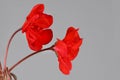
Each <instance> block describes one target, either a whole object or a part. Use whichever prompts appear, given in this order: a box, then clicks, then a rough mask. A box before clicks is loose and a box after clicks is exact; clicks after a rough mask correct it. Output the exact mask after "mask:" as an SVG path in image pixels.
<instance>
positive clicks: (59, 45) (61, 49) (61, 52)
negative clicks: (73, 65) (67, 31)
mask: <svg viewBox="0 0 120 80" xmlns="http://www.w3.org/2000/svg"><path fill="white" fill-rule="evenodd" d="M54 50H55V51H56V53H57V55H58V57H59V56H62V57H66V56H67V46H66V44H65V43H64V42H63V41H61V40H59V39H58V41H57V42H56V44H55V47H54Z"/></svg>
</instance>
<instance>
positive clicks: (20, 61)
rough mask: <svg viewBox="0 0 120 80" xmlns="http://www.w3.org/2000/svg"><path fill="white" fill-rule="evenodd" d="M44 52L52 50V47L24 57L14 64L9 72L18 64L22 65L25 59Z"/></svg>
mask: <svg viewBox="0 0 120 80" xmlns="http://www.w3.org/2000/svg"><path fill="white" fill-rule="evenodd" d="M46 50H53V46H51V47H49V48H45V49H42V50H40V51H36V52H33V53H31V54H29V55H27V56H25V57H24V58H22V59H21V60H19V61H18V62H17V63H16V64H14V65H13V66H12V67H11V68H10V69H9V72H10V71H12V70H13V69H14V68H15V67H16V66H18V65H19V64H20V63H22V62H23V61H25V60H26V59H28V58H30V57H32V56H33V55H35V54H37V53H39V52H43V51H46Z"/></svg>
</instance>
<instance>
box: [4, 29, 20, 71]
mask: <svg viewBox="0 0 120 80" xmlns="http://www.w3.org/2000/svg"><path fill="white" fill-rule="evenodd" d="M21 29H22V28H19V29H18V30H16V31H15V32H14V33H13V34H12V36H11V37H10V39H9V41H8V44H7V47H6V53H5V57H4V69H6V64H7V56H8V50H9V46H10V43H11V41H12V39H13V37H14V36H15V34H16V33H18V32H19V31H20V30H21Z"/></svg>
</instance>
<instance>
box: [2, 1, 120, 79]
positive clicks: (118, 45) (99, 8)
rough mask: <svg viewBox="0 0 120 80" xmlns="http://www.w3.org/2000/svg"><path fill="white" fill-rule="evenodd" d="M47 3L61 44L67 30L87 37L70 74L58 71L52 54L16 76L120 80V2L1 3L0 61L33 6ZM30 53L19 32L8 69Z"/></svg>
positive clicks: (20, 68) (22, 67)
mask: <svg viewBox="0 0 120 80" xmlns="http://www.w3.org/2000/svg"><path fill="white" fill-rule="evenodd" d="M38 3H44V4H45V13H48V14H51V15H53V16H54V23H53V25H52V26H51V28H52V29H53V31H54V37H53V40H52V41H51V43H50V44H48V45H46V46H45V47H49V46H50V45H52V44H54V43H55V41H56V38H59V39H63V37H64V35H65V33H66V30H67V28H68V27H69V26H75V27H76V28H80V30H79V33H80V35H81V37H82V38H83V44H82V46H81V49H80V52H79V55H78V56H77V58H76V59H75V60H74V61H73V62H72V63H73V68H72V71H71V74H70V75H67V76H66V75H63V74H62V73H61V72H60V71H59V68H58V62H57V57H56V56H55V54H54V52H52V51H47V52H43V53H39V54H38V55H35V56H33V57H32V58H30V59H28V60H26V61H25V62H23V63H22V64H20V65H19V66H17V67H16V68H15V69H14V70H13V71H12V72H13V73H15V74H16V75H17V77H18V80H36V79H38V80H120V5H119V3H120V1H119V0H0V60H1V61H2V63H3V58H4V53H5V47H6V45H7V41H8V39H9V37H10V36H11V34H12V33H13V32H14V31H15V30H16V29H18V28H20V27H21V26H22V25H23V23H24V21H25V18H26V16H27V15H28V13H29V12H30V10H31V9H32V7H33V6H34V5H35V4H38ZM31 52H32V51H31V50H30V49H29V48H28V46H27V41H26V38H25V34H22V33H21V32H20V33H18V34H17V35H16V36H15V38H14V40H13V42H12V44H11V46H10V50H9V55H8V61H7V66H8V67H10V66H12V65H13V64H14V63H16V62H17V61H18V60H20V59H21V58H22V57H24V56H25V55H28V54H30V53H31Z"/></svg>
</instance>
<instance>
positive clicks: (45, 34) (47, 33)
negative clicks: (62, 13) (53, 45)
mask: <svg viewBox="0 0 120 80" xmlns="http://www.w3.org/2000/svg"><path fill="white" fill-rule="evenodd" d="M39 35H40V36H39V42H40V43H41V44H43V45H44V44H48V43H49V42H50V41H51V40H52V38H53V33H52V30H51V29H46V30H42V31H41V32H40V33H39Z"/></svg>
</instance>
